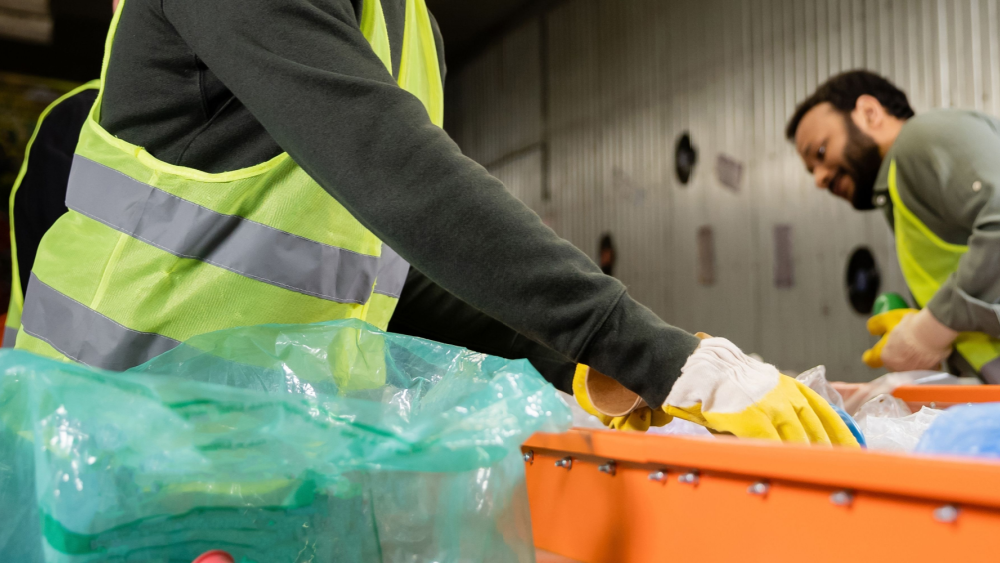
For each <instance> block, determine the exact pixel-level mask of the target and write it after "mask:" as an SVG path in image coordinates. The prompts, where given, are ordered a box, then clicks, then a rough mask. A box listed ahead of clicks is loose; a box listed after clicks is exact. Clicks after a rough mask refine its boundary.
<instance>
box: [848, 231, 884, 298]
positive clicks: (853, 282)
mask: <svg viewBox="0 0 1000 563" xmlns="http://www.w3.org/2000/svg"><path fill="white" fill-rule="evenodd" d="M881 285H882V277H881V276H880V275H879V273H878V264H876V263H875V256H874V255H873V254H872V252H871V250H868V248H866V247H863V246H862V247H860V248H858V249H856V250H855V251H854V252H853V253H852V254H851V259H850V260H848V262H847V298H848V299H849V300H850V301H851V307H852V308H853V309H854V310H855V311H857V312H858V313H859V314H861V315H868V314H870V313H871V312H872V306H873V305H875V299H876V298H877V297H878V290H879V287H880V286H881Z"/></svg>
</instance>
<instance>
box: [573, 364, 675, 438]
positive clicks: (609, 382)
mask: <svg viewBox="0 0 1000 563" xmlns="http://www.w3.org/2000/svg"><path fill="white" fill-rule="evenodd" d="M573 396H574V397H576V402H577V403H579V404H580V406H581V407H582V408H583V410H585V411H587V412H588V413H590V414H592V415H594V416H596V417H597V418H598V420H600V421H601V423H602V424H604V425H605V426H607V427H608V428H612V429H615V430H626V431H632V432H645V431H646V430H649V427H650V426H663V425H664V424H666V423H668V422H670V416H669V415H668V414H667V413H665V412H663V411H662V410H659V409H651V408H649V405H647V404H646V402H645V401H643V400H642V399H641V398H640V397H639V395H637V394H635V393H633V392H632V391H629V390H628V389H626V388H625V387H624V386H623V385H622V384H621V383H618V382H617V381H615V380H613V379H611V378H610V377H608V376H606V375H604V374H603V373H601V372H599V371H597V370H594V369H591V368H589V367H587V366H585V365H583V364H577V366H576V373H575V374H574V376H573ZM595 402H596V403H597V404H598V405H599V407H598V406H595V404H594V403H595Z"/></svg>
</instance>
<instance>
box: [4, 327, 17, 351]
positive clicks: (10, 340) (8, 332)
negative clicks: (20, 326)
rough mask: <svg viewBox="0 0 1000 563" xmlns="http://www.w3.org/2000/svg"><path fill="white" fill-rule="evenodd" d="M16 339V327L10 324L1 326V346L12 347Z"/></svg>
mask: <svg viewBox="0 0 1000 563" xmlns="http://www.w3.org/2000/svg"><path fill="white" fill-rule="evenodd" d="M16 340H17V329H16V328H14V327H11V326H5V327H3V347H4V348H13V347H14V342H15V341H16Z"/></svg>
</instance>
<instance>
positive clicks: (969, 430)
mask: <svg viewBox="0 0 1000 563" xmlns="http://www.w3.org/2000/svg"><path fill="white" fill-rule="evenodd" d="M915 451H917V452H919V453H928V454H949V455H968V456H976V457H988V458H1000V403H982V404H978V405H963V406H957V407H952V408H950V409H948V410H946V411H945V412H943V413H941V414H940V415H939V416H938V417H937V419H936V420H935V421H934V422H933V423H932V424H931V425H930V428H928V429H927V431H926V432H924V435H923V436H921V437H920V442H919V443H918V444H917V449H916V450H915Z"/></svg>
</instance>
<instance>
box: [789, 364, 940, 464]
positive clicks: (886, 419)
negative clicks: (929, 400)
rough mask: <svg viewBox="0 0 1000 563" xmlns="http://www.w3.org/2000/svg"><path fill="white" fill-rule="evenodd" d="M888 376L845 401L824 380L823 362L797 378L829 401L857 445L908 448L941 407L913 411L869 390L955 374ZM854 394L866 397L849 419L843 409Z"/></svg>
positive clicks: (928, 381)
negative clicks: (856, 441)
mask: <svg viewBox="0 0 1000 563" xmlns="http://www.w3.org/2000/svg"><path fill="white" fill-rule="evenodd" d="M888 376H893V377H888ZM888 376H883V377H880V378H878V379H876V380H874V381H872V382H871V383H870V384H867V385H866V386H865V387H864V388H862V389H861V390H859V391H858V392H856V393H855V395H852V396H851V397H850V398H849V399H848V400H846V401H845V400H844V399H843V397H842V396H841V394H840V393H839V392H838V391H837V390H836V389H835V388H834V387H833V385H831V384H830V383H829V382H828V381H827V379H826V369H825V368H824V367H823V366H817V367H815V368H813V369H811V370H808V371H806V372H803V373H802V374H801V375H799V376H798V377H797V379H798V380H799V381H801V382H802V383H804V384H805V385H807V386H808V387H809V388H810V389H812V390H813V391H816V393H817V394H819V395H820V396H821V397H823V398H824V399H826V400H827V401H829V402H830V404H831V405H832V406H833V408H834V410H836V411H837V412H838V414H840V415H841V419H843V420H844V423H845V424H847V426H848V428H850V429H851V433H853V434H854V437H855V438H857V439H858V442H859V443H860V444H861V445H863V446H865V447H867V448H869V449H872V450H882V451H897V452H911V451H913V450H914V448H916V446H917V442H918V441H919V440H920V437H921V436H922V435H923V433H924V432H925V431H926V430H927V428H928V427H929V426H930V425H931V423H932V422H933V421H934V419H935V418H937V416H938V415H939V414H941V412H942V411H941V410H938V409H931V408H927V407H924V408H922V409H921V410H920V411H919V412H916V413H914V412H913V411H911V410H910V407H909V406H907V404H906V402H905V401H903V400H901V399H898V398H896V397H894V396H892V395H890V394H889V393H888V392H886V393H881V394H877V395H874V396H871V395H870V393H871V391H872V390H879V389H889V390H890V391H891V390H894V389H895V388H896V387H899V386H900V385H909V384H914V383H942V382H952V379H955V378H953V377H952V376H949V375H948V374H941V373H939V372H928V371H924V372H917V371H913V372H905V373H895V374H888ZM858 396H860V397H868V400H867V401H865V402H864V403H860V404H858V405H857V406H856V407H854V416H853V419H852V417H850V416H848V414H847V413H848V412H851V411H850V410H849V409H851V408H852V407H851V405H853V404H854V403H856V402H857V400H856V397H858ZM845 407H846V408H845Z"/></svg>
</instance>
